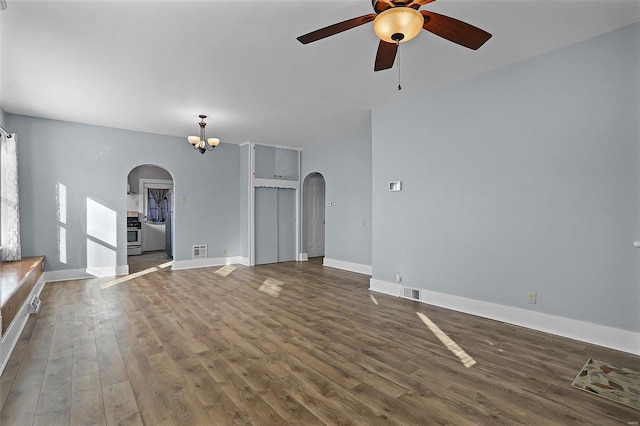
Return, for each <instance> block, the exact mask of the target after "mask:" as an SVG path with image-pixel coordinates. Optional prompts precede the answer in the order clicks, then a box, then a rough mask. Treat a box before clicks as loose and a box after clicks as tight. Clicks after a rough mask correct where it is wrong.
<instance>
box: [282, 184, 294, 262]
mask: <svg viewBox="0 0 640 426" xmlns="http://www.w3.org/2000/svg"><path fill="white" fill-rule="evenodd" d="M295 259H296V190H295V189H283V188H279V189H278V262H288V261H290V260H295Z"/></svg>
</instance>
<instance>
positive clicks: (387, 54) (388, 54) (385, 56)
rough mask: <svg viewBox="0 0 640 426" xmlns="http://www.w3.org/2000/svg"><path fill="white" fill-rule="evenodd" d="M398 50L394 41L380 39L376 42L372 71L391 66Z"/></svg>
mask: <svg viewBox="0 0 640 426" xmlns="http://www.w3.org/2000/svg"><path fill="white" fill-rule="evenodd" d="M397 52H398V45H397V44H396V43H387V42H386V41H383V40H380V44H378V53H377V54H376V63H375V65H374V66H373V70H374V71H381V70H386V69H389V68H391V67H392V66H393V62H394V61H395V60H396V53H397Z"/></svg>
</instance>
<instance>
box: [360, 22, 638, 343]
mask: <svg viewBox="0 0 640 426" xmlns="http://www.w3.org/2000/svg"><path fill="white" fill-rule="evenodd" d="M639 52H640V24H634V25H631V26H628V27H625V28H623V29H620V30H617V31H615V32H612V33H609V34H605V35H603V36H600V37H597V38H594V39H590V40H587V41H585V42H582V43H580V44H577V45H574V46H570V47H567V48H562V49H560V50H557V51H554V52H552V53H549V54H546V55H543V56H540V57H537V58H534V59H531V60H528V61H525V62H522V63H518V64H515V65H512V66H508V67H505V68H502V69H499V70H496V71H492V72H489V73H486V74H484V75H481V76H478V77H476V78H473V79H470V80H467V81H463V82H460V83H458V84H454V85H451V86H448V87H444V88H441V89H439V90H435V91H432V92H430V93H424V94H422V95H420V96H416V97H414V98H412V99H409V100H406V101H403V102H399V103H396V104H393V105H389V106H385V107H382V108H378V109H376V110H374V111H373V116H372V144H373V220H374V222H373V277H374V278H376V279H379V280H384V281H388V282H394V281H395V280H394V274H395V273H396V272H398V271H399V272H401V273H402V274H403V276H404V280H403V281H404V284H405V285H408V286H414V287H420V288H425V289H429V290H433V291H437V292H442V293H446V294H451V295H458V296H463V297H467V298H472V299H477V300H482V301H487V302H493V303H498V304H502V305H509V306H515V307H519V308H524V309H531V310H536V311H540V312H544V313H549V314H554V315H559V316H563V317H567V318H573V319H578V320H584V321H589V322H593V323H597V324H603V325H608V326H612V327H617V328H620V329H625V330H631V331H636V332H637V331H640V314H639V312H640V311H639V310H638V301H639V300H640V291H639V288H640V286H639V285H638V283H640V259H639V255H640V251H639V250H638V249H635V248H633V247H632V243H633V241H634V240H636V239H638V238H640V221H639V220H638V217H640V199H639V197H640V149H639V144H640V138H639V135H640V131H639V125H638V121H639V120H638V117H640V108H639V106H638V104H639V99H640V95H639V94H640V90H639V88H640V81H639V76H640V66H639V62H640V55H639ZM392 180H402V183H403V190H402V191H401V192H395V193H394V192H388V191H387V190H386V186H387V183H388V182H389V181H392ZM530 291H535V292H537V293H538V303H537V304H536V305H532V304H527V293H528V292H530Z"/></svg>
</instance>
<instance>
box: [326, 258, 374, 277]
mask: <svg viewBox="0 0 640 426" xmlns="http://www.w3.org/2000/svg"><path fill="white" fill-rule="evenodd" d="M322 265H323V266H328V267H330V268H337V269H344V270H345V271H351V272H356V273H358V274H364V275H371V265H362V264H360V263H352V262H345V261H343V260H336V259H328V258H326V257H325V258H324V261H323V262H322Z"/></svg>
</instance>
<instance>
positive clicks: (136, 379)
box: [0, 261, 640, 425]
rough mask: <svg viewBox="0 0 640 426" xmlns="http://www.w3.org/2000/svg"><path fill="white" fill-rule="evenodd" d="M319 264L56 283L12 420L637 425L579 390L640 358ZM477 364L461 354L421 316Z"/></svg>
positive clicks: (10, 400)
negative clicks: (579, 381)
mask: <svg viewBox="0 0 640 426" xmlns="http://www.w3.org/2000/svg"><path fill="white" fill-rule="evenodd" d="M368 283H369V277H368V276H364V275H359V274H354V273H349V272H345V271H340V270H337V269H331V268H325V267H322V266H321V264H320V263H319V262H317V261H310V262H299V263H296V262H289V263H282V264H275V265H263V266H257V267H251V268H250V267H244V266H235V265H234V266H231V267H225V268H205V269H195V270H188V271H171V270H170V269H168V268H165V269H163V268H158V270H156V271H153V272H149V273H146V274H143V275H140V276H137V277H135V278H131V279H128V280H125V279H119V280H110V279H104V278H101V279H93V280H82V281H67V282H60V283H50V284H47V285H46V286H45V288H44V290H43V292H42V295H41V298H42V302H43V303H42V309H41V311H40V313H39V314H38V315H37V316H33V317H31V318H30V319H29V321H28V323H27V326H26V328H25V330H24V332H23V334H22V336H21V338H20V341H19V343H18V345H17V347H16V349H15V351H14V353H13V354H12V356H11V358H10V360H9V363H8V365H7V367H6V369H5V372H4V374H3V376H2V377H1V378H0V398H1V399H0V406H1V407H2V409H1V411H0V424H2V425H84V424H97V425H105V424H106V425H116V424H117V425H214V424H221V425H229V424H242V425H245V424H246V425H248V424H254V425H280V424H295V425H315V424H328V425H334V424H340V425H350V424H354V425H377V424H390V425H414V424H415V425H418V424H420V425H429V424H454V425H467V424H486V425H496V424H509V425H513V424H525V425H539V424H542V425H547V424H558V425H607V424H611V425H628V424H637V423H634V422H638V421H640V411H637V410H633V409H630V408H627V407H625V406H622V405H619V404H616V403H613V402H608V401H606V400H604V399H601V398H597V397H594V396H592V395H589V394H587V393H585V392H581V391H578V390H575V389H572V388H571V386H570V385H571V382H572V380H573V378H574V377H575V375H576V374H577V373H578V371H579V370H580V368H581V367H582V366H583V364H584V363H585V362H586V360H587V359H588V358H589V357H593V358H596V359H602V360H606V361H609V362H612V363H617V364H619V365H621V366H625V367H628V368H634V369H638V368H639V367H640V357H637V356H633V355H630V354H625V353H621V352H616V351H613V350H609V349H605V348H601V347H597V346H592V345H588V344H585V343H581V342H576V341H572V340H569V339H564V338H560V337H556V336H552V335H548V334H544V333H539V332H535V331H532V330H527V329H524V328H520V327H516V326H512V325H508V324H503V323H499V322H495V321H490V320H486V319H482V318H478V317H474V316H470V315H465V314H461V313H457V312H453V311H448V310H446V309H441V308H437V307H433V306H430V305H426V304H421V303H418V302H414V301H410V300H405V299H399V298H395V297H390V296H385V295H382V294H377V293H371V292H369V290H368ZM418 312H419V313H421V314H423V315H425V316H426V317H427V318H428V319H429V320H430V321H431V322H432V323H434V324H435V325H437V327H438V328H439V329H440V330H442V332H444V333H446V335H447V336H448V338H450V339H451V340H452V341H453V342H455V343H456V344H457V345H458V346H459V347H460V349H461V350H463V351H464V352H466V354H467V355H468V356H469V357H471V358H472V359H473V360H474V361H475V364H474V365H472V366H471V367H468V368H467V367H465V366H464V365H463V363H462V362H461V360H460V358H459V357H458V356H456V355H455V354H454V353H453V352H452V351H451V350H449V349H448V348H447V347H446V346H445V345H444V344H443V343H442V341H441V340H440V339H439V338H438V337H437V336H436V335H435V334H434V332H432V331H431V330H430V329H429V328H428V327H427V326H426V325H425V322H423V320H421V318H420V317H419V316H418V315H417V313H418Z"/></svg>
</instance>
